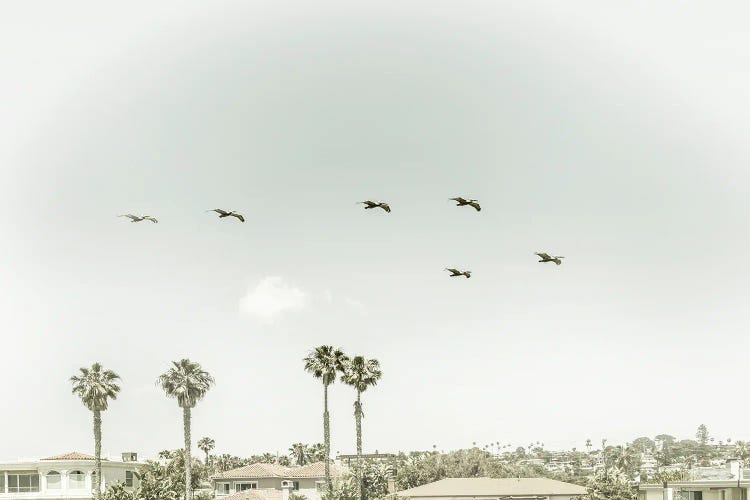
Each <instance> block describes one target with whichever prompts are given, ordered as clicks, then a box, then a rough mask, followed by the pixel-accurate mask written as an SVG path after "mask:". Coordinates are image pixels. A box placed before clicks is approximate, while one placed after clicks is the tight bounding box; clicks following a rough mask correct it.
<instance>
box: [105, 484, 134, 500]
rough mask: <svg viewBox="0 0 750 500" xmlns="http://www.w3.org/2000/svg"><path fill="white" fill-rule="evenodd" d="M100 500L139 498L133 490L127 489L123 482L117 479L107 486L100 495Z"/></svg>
mask: <svg viewBox="0 0 750 500" xmlns="http://www.w3.org/2000/svg"><path fill="white" fill-rule="evenodd" d="M101 499H102V500H140V499H139V498H138V497H137V496H136V493H135V492H131V491H129V490H128V489H127V488H126V487H125V484H124V483H122V482H121V481H118V482H116V483H114V484H113V485H111V486H110V487H108V488H107V491H105V492H104V494H103V495H102V496H101Z"/></svg>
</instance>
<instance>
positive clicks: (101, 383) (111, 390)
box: [70, 363, 120, 498]
mask: <svg viewBox="0 0 750 500" xmlns="http://www.w3.org/2000/svg"><path fill="white" fill-rule="evenodd" d="M80 371H81V374H80V375H74V376H72V377H70V382H71V383H72V384H73V394H75V395H77V396H78V397H79V398H81V402H82V403H83V404H84V406H85V407H86V408H88V409H89V410H90V411H91V412H92V413H93V414H94V457H95V461H96V463H95V467H96V479H95V483H94V490H95V492H94V496H95V497H96V498H100V497H101V493H102V412H103V411H106V410H107V408H108V406H109V400H110V399H117V393H118V392H120V386H119V385H118V384H117V381H118V380H120V376H119V375H117V374H116V373H115V372H113V371H111V370H104V369H102V365H101V364H99V363H94V364H93V365H91V368H81V369H80Z"/></svg>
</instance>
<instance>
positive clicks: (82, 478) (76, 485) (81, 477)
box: [68, 470, 86, 490]
mask: <svg viewBox="0 0 750 500" xmlns="http://www.w3.org/2000/svg"><path fill="white" fill-rule="evenodd" d="M68 488H70V489H71V490H83V489H85V488H86V474H84V473H83V472H81V471H79V470H75V471H73V472H71V473H70V474H69V475H68Z"/></svg>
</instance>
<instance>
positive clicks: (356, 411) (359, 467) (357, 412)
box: [354, 391, 365, 500]
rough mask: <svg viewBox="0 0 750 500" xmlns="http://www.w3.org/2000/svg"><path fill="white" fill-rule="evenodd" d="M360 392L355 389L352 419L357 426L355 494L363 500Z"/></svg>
mask: <svg viewBox="0 0 750 500" xmlns="http://www.w3.org/2000/svg"><path fill="white" fill-rule="evenodd" d="M361 396H362V393H361V392H359V391H357V403H356V404H355V408H354V421H355V423H356V427H357V475H358V476H359V477H358V478H357V496H358V497H359V499H360V500H364V498H365V491H364V484H363V481H364V477H363V474H362V472H363V471H362V401H361Z"/></svg>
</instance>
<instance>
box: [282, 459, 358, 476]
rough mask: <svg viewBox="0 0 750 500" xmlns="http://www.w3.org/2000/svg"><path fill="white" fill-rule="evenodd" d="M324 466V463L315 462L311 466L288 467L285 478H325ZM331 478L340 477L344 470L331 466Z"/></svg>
mask: <svg viewBox="0 0 750 500" xmlns="http://www.w3.org/2000/svg"><path fill="white" fill-rule="evenodd" d="M325 467H326V464H325V462H315V463H312V464H307V465H303V466H302V467H289V473H288V474H287V475H286V477H290V478H291V477H299V478H304V477H307V478H309V477H326V471H325ZM330 468H331V476H334V477H335V476H340V475H342V474H343V473H344V472H345V470H344V469H343V468H342V467H340V466H338V465H336V464H331V465H330Z"/></svg>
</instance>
